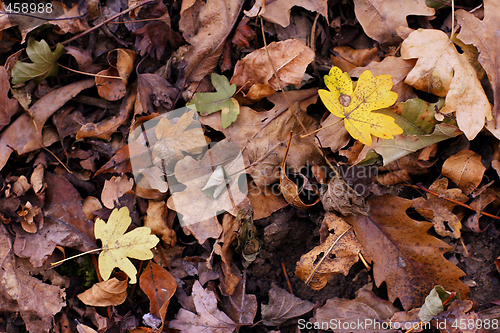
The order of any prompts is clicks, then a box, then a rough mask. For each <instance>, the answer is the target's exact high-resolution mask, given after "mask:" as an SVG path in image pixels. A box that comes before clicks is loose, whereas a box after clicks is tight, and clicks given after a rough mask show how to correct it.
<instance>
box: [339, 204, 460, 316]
mask: <svg viewBox="0 0 500 333" xmlns="http://www.w3.org/2000/svg"><path fill="white" fill-rule="evenodd" d="M369 203H370V206H371V210H370V215H369V216H361V215H358V216H352V217H351V216H348V217H346V221H347V222H349V223H350V224H351V225H352V226H353V228H354V230H355V232H356V236H357V238H358V240H359V241H360V243H361V245H362V246H363V255H364V257H365V258H366V259H367V260H368V261H373V263H374V265H373V274H374V279H375V283H376V284H377V286H380V285H381V284H382V282H384V281H385V282H386V283H387V293H388V295H389V300H390V301H391V302H393V301H394V300H395V299H396V298H399V299H400V301H401V303H402V304H403V307H404V308H405V309H407V310H408V309H411V308H414V307H417V306H420V305H421V304H422V303H423V302H424V298H425V297H426V296H427V295H428V293H429V291H430V290H431V289H432V288H434V286H435V285H441V286H443V288H445V289H447V290H450V291H456V292H458V293H459V294H460V295H461V297H464V298H465V297H467V295H468V293H469V288H468V287H467V286H466V285H465V284H464V283H463V282H461V281H460V280H459V278H460V277H462V276H464V275H465V273H464V272H462V271H461V270H460V269H459V268H458V267H456V266H455V265H453V264H452V263H451V262H450V261H448V260H446V259H445V258H444V256H443V254H444V253H445V252H447V251H449V250H450V249H451V247H450V246H448V245H447V244H446V243H444V242H443V241H441V240H439V239H437V238H435V237H433V236H431V235H429V234H427V230H429V228H431V227H432V224H431V223H427V222H418V221H415V220H412V219H411V218H409V217H408V215H406V210H407V209H408V208H409V207H410V206H411V204H412V202H411V201H410V200H407V199H403V198H399V197H395V196H391V195H384V196H380V197H376V198H374V199H372V200H370V201H369Z"/></svg>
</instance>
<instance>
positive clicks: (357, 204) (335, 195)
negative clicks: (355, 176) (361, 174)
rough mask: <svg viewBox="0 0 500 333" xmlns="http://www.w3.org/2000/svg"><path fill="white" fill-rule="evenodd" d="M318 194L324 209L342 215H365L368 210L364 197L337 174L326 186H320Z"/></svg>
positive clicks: (368, 206)
mask: <svg viewBox="0 0 500 333" xmlns="http://www.w3.org/2000/svg"><path fill="white" fill-rule="evenodd" d="M319 195H320V198H321V202H322V203H323V208H324V209H325V210H326V211H330V212H331V211H336V212H339V213H340V214H342V215H351V214H354V215H359V214H360V215H366V214H368V212H369V211H370V205H368V204H367V203H366V202H365V199H364V198H363V197H362V196H361V195H360V194H358V193H357V192H356V191H355V190H354V189H353V188H352V187H351V186H349V184H347V183H346V181H345V180H344V179H342V177H341V176H339V175H335V176H333V177H332V178H331V179H330V181H329V182H328V186H323V187H321V188H320V192H319Z"/></svg>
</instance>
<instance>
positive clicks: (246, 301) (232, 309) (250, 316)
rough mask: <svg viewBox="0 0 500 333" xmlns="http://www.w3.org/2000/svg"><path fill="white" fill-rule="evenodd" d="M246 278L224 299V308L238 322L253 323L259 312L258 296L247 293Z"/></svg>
mask: <svg viewBox="0 0 500 333" xmlns="http://www.w3.org/2000/svg"><path fill="white" fill-rule="evenodd" d="M245 284H246V279H245V278H243V279H241V281H240V282H239V283H238V285H237V286H236V288H235V290H234V292H233V294H232V295H231V296H228V297H224V298H223V299H222V309H223V310H224V311H225V313H226V314H227V315H228V316H229V317H231V319H232V320H234V322H235V323H238V324H253V320H254V318H255V315H256V314H257V297H256V296H255V295H249V294H246V286H245Z"/></svg>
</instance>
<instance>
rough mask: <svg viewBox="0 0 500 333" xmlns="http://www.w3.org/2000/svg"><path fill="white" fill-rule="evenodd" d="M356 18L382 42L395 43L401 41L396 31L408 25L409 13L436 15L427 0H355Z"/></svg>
mask: <svg viewBox="0 0 500 333" xmlns="http://www.w3.org/2000/svg"><path fill="white" fill-rule="evenodd" d="M354 12H355V13H356V18H357V19H358V21H359V23H360V24H361V26H362V27H363V30H364V31H365V33H366V34H367V35H368V36H369V37H371V38H373V39H375V40H376V41H377V42H379V43H380V44H394V43H395V42H399V41H401V38H400V37H399V36H398V34H397V32H396V28H397V27H399V26H404V27H407V26H408V23H407V22H406V17H407V16H409V15H423V16H431V15H434V9H432V8H429V7H427V6H426V4H425V0H404V1H396V2H393V1H386V0H354Z"/></svg>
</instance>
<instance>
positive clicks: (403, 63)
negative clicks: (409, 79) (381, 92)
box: [349, 56, 417, 102]
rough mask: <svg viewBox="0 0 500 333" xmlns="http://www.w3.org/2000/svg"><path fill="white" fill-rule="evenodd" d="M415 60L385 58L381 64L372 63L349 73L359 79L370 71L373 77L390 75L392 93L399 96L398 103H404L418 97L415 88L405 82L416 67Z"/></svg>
mask: <svg viewBox="0 0 500 333" xmlns="http://www.w3.org/2000/svg"><path fill="white" fill-rule="evenodd" d="M415 63H416V61H415V60H404V59H403V58H398V57H391V56H388V57H385V58H384V60H382V61H381V62H377V61H372V62H370V63H369V64H368V65H367V66H365V67H358V68H355V69H353V70H352V71H350V72H349V76H351V77H358V76H360V75H361V74H362V73H363V72H364V71H367V70H368V71H370V72H371V73H372V74H373V75H375V76H377V75H390V76H391V78H392V89H391V90H392V91H394V92H395V93H397V94H398V99H397V100H396V102H404V101H407V100H409V99H412V98H416V97H417V95H416V94H415V93H414V92H413V88H412V87H411V86H409V85H407V84H406V83H405V82H404V80H405V78H406V76H407V75H408V73H409V72H410V71H411V70H412V69H413V67H415Z"/></svg>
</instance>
